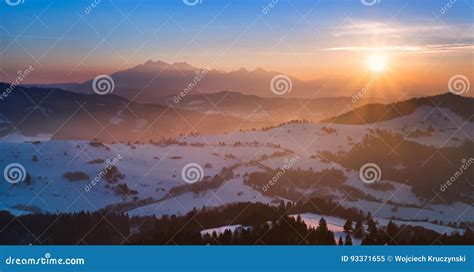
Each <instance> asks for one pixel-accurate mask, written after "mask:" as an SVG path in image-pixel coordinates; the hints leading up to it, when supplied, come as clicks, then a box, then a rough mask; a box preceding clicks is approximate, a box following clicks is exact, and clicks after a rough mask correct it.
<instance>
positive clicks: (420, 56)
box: [0, 0, 474, 83]
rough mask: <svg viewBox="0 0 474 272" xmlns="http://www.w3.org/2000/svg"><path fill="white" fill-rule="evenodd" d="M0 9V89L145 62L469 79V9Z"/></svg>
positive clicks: (27, 3)
mask: <svg viewBox="0 0 474 272" xmlns="http://www.w3.org/2000/svg"><path fill="white" fill-rule="evenodd" d="M0 1H1V2H0V45H1V46H0V69H1V70H0V79H2V80H12V78H14V77H16V72H17V71H18V70H24V69H25V68H26V67H28V66H29V65H32V66H33V67H35V73H33V74H32V75H31V77H30V78H28V81H30V82H42V83H44V82H79V81H85V80H87V79H89V78H92V77H93V76H94V75H96V74H98V73H111V72H114V71H118V70H123V69H126V68H130V67H133V66H135V65H137V64H140V63H143V62H145V61H147V60H149V59H152V60H163V61H166V62H171V63H173V62H183V61H186V62H188V63H190V64H192V65H194V66H200V67H207V66H210V67H212V68H216V69H223V70H236V69H239V68H240V67H246V68H248V69H255V68H257V67H262V68H265V69H267V70H275V71H281V72H285V73H288V74H292V75H294V76H296V77H299V78H302V79H317V78H321V77H328V76H331V75H333V74H334V73H335V72H338V73H340V74H338V75H341V74H345V75H347V74H350V73H356V72H357V71H359V70H363V69H364V67H363V64H362V63H363V62H364V60H365V59H366V58H367V57H368V56H369V55H370V54H373V53H374V52H385V53H387V54H390V58H391V65H392V66H393V67H394V68H395V67H398V69H399V70H400V71H401V70H403V71H412V70H413V71H419V70H423V71H424V72H425V74H426V71H429V73H430V74H431V73H434V74H437V73H439V74H440V75H441V74H443V73H444V72H446V69H449V70H452V73H465V74H466V73H467V74H469V73H471V74H474V70H473V56H474V55H473V52H474V47H473V45H474V28H473V21H474V1H473V0H457V1H455V3H454V5H453V6H452V7H451V8H447V11H446V12H442V9H443V7H447V5H448V3H449V0H419V1H416V0H380V2H379V3H376V4H375V5H373V6H366V5H363V4H362V3H361V1H360V0H339V1H329V0H321V1H317V0H313V1H309V0H301V1H297V0H293V1H287V0H279V1H276V0H274V1H271V0H258V1H243V0H242V1H238V0H234V1H227V0H202V3H199V4H197V5H195V6H187V5H185V4H184V3H183V1H182V0H166V1H165V0H163V1H158V0H143V1H138V0H137V1H132V0H129V1H126V0H115V1H110V0H101V1H99V0H95V1H94V0H74V1H73V0H24V3H21V4H19V5H17V6H9V5H7V4H6V3H5V1H6V0H0ZM367 1H368V0H367ZM94 2H98V4H97V6H96V7H95V8H92V9H90V12H86V9H87V8H88V7H91V4H92V3H94ZM272 2H273V3H276V4H274V7H273V8H272V7H270V4H271V3H272ZM265 7H267V11H268V12H264V9H265ZM446 76H447V75H446ZM469 76H470V75H469Z"/></svg>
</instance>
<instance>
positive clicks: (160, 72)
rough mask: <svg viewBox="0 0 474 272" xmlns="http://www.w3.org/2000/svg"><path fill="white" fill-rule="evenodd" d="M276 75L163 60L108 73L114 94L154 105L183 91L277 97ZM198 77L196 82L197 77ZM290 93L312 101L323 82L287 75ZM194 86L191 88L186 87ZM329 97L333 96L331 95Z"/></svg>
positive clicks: (83, 87) (77, 87)
mask: <svg viewBox="0 0 474 272" xmlns="http://www.w3.org/2000/svg"><path fill="white" fill-rule="evenodd" d="M278 75H281V73H278V72H271V71H266V70H264V69H261V68H258V69H255V70H253V71H249V70H247V69H245V68H241V69H239V70H237V71H232V72H224V71H221V70H216V69H212V68H209V67H208V68H198V67H194V66H192V65H190V64H188V63H185V62H184V63H174V64H168V63H166V62H163V61H151V60H150V61H148V62H146V63H144V64H141V65H138V66H136V67H133V68H131V69H127V70H124V71H119V72H116V73H113V74H111V75H110V76H111V77H112V78H113V79H114V82H115V90H114V94H117V95H120V96H122V97H125V98H128V99H133V101H136V102H144V103H155V102H156V100H159V99H160V98H161V97H165V96H178V95H179V93H180V92H182V91H184V90H187V91H188V92H189V93H192V94H199V93H214V92H220V91H236V92H240V93H242V94H248V95H257V96H261V97H272V96H277V95H276V94H274V93H273V92H272V91H271V87H270V83H271V81H272V79H273V78H274V77H275V76H278ZM198 77H199V80H197V78H198ZM287 77H288V78H289V79H290V80H291V85H292V86H291V91H289V92H288V93H286V94H285V97H300V98H301V97H305V98H314V97H316V96H317V97H321V96H329V95H327V94H326V95H321V94H319V92H318V89H319V88H320V87H321V86H322V84H323V82H319V81H317V80H315V81H302V80H299V79H296V78H293V77H291V76H287ZM92 83H93V79H91V80H88V81H86V82H84V83H80V84H77V83H64V84H49V85H36V86H41V87H54V88H61V89H65V90H70V91H75V92H81V93H92ZM191 85H194V86H193V87H190V86H191ZM330 96H333V94H331V95H330Z"/></svg>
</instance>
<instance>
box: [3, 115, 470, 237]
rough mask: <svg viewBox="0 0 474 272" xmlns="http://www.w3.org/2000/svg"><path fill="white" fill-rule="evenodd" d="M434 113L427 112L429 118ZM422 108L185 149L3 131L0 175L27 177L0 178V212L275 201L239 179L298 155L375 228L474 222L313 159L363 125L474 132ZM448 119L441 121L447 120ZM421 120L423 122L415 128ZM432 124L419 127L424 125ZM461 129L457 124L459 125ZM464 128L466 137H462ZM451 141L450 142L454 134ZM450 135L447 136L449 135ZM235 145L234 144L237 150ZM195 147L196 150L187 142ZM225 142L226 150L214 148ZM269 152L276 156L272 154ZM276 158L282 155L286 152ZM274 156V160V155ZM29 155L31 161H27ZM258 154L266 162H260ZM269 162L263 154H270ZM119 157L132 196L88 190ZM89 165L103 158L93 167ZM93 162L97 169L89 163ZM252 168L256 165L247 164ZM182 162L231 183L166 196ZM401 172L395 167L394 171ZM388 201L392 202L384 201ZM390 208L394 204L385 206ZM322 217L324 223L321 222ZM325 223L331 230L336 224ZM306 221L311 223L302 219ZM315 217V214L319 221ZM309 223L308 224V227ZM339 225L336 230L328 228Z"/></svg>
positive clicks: (397, 187)
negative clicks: (330, 173)
mask: <svg viewBox="0 0 474 272" xmlns="http://www.w3.org/2000/svg"><path fill="white" fill-rule="evenodd" d="M433 111H434V112H433ZM438 111H441V110H440V109H434V108H431V107H421V108H420V109H418V110H417V111H416V112H414V113H413V114H412V115H409V116H406V117H402V118H397V119H394V120H390V121H385V122H380V123H377V124H370V125H360V126H358V125H336V124H289V125H285V126H281V127H276V128H273V129H270V130H266V131H249V132H236V133H233V134H223V135H206V136H196V137H189V136H188V137H182V138H180V139H178V140H179V141H186V142H187V143H188V145H186V146H184V145H176V144H175V145H168V146H156V145H151V144H136V145H133V144H132V145H127V144H106V145H105V146H92V145H90V143H89V142H85V141H52V140H49V138H48V136H47V135H41V136H40V137H38V138H37V139H26V138H23V137H21V135H20V136H19V135H10V136H7V137H5V138H3V139H1V140H0V154H1V156H0V169H4V168H6V167H7V165H9V164H11V163H20V164H22V165H23V166H24V168H25V170H26V172H27V173H28V174H29V175H30V176H31V184H26V183H24V182H20V183H18V184H15V185H13V184H10V183H8V182H5V181H3V180H2V182H0V209H2V210H8V211H10V212H12V213H13V214H17V215H20V214H24V213H29V212H35V211H41V212H51V213H64V212H76V211H83V210H84V211H94V210H98V209H101V208H104V207H106V206H108V205H111V204H117V203H131V201H132V200H133V199H135V200H145V199H148V200H149V201H150V202H147V203H148V204H144V203H141V204H137V202H135V203H133V204H130V207H128V209H127V212H128V213H129V214H130V215H157V216H161V215H164V214H185V213H186V212H188V211H190V210H192V209H193V208H195V207H196V208H201V207H202V206H220V205H224V204H227V203H233V202H247V201H249V202H263V203H278V202H279V200H280V199H281V197H279V196H275V197H268V196H263V195H262V194H261V193H260V192H258V191H256V190H254V189H253V188H251V187H249V186H247V185H245V184H244V178H243V176H244V175H245V174H246V173H252V172H257V171H262V169H263V168H264V167H270V168H273V169H277V168H281V167H283V165H285V163H287V162H288V160H290V159H291V158H292V157H294V155H295V154H297V155H298V156H299V157H300V159H298V161H297V162H296V163H295V164H294V165H293V166H292V168H300V169H310V168H312V169H313V170H315V171H320V170H323V169H327V168H335V169H339V170H342V171H343V172H344V175H345V176H346V177H347V182H346V185H348V186H351V187H353V188H357V189H359V190H361V191H363V192H365V193H367V194H368V195H370V196H372V197H374V198H375V199H376V201H368V200H363V199H359V200H348V199H346V198H345V196H344V195H343V194H341V193H340V192H338V191H337V190H333V191H332V192H331V195H333V196H336V197H339V198H340V199H334V200H335V201H338V202H339V203H340V204H341V205H343V206H346V207H355V208H358V209H360V210H362V211H364V212H369V211H370V212H371V213H372V214H373V215H374V217H376V218H377V219H378V221H379V222H380V223H381V224H384V223H383V222H385V221H384V219H387V218H392V217H393V218H397V219H399V218H401V219H403V220H406V221H414V222H410V224H412V225H415V224H423V225H426V226H428V225H427V224H428V223H422V222H415V221H422V220H425V219H428V220H430V221H432V220H438V221H440V220H443V221H444V222H449V221H451V222H461V221H465V222H474V209H472V206H471V205H469V204H465V203H455V204H452V205H448V204H431V203H427V201H425V200H423V199H420V198H419V197H417V196H416V195H415V194H414V193H413V192H412V189H411V187H410V186H408V185H405V184H400V183H395V182H392V181H389V180H383V179H382V181H383V182H387V183H391V184H392V185H393V190H388V191H378V190H375V189H372V188H370V187H368V186H367V185H366V184H364V183H362V182H361V181H360V179H359V176H358V172H355V171H353V170H349V169H345V168H343V167H342V166H340V165H338V164H335V163H329V162H323V161H321V160H320V159H319V158H316V157H314V155H316V154H317V153H318V152H321V151H330V152H334V153H335V152H345V151H348V150H349V149H350V148H351V147H352V146H353V145H354V144H355V143H357V142H359V141H361V139H362V138H363V137H364V135H365V134H367V133H370V131H369V129H374V128H385V129H391V130H393V131H396V132H399V133H401V134H402V135H405V134H406V133H408V132H410V131H411V130H420V131H427V130H428V129H429V130H430V133H431V136H430V137H429V136H424V137H417V138H409V140H413V141H419V142H420V143H423V144H432V145H437V146H441V145H443V144H445V145H446V143H448V144H452V145H456V144H457V143H459V142H461V141H463V140H464V139H466V138H467V137H468V136H467V135H473V134H474V125H473V123H465V122H463V121H462V119H461V118H460V117H458V116H457V115H455V114H454V113H452V112H450V111H448V110H444V109H443V110H442V112H441V113H443V114H439V113H440V112H438ZM445 116H448V117H445ZM420 120H422V121H421V122H423V123H420ZM428 123H429V124H430V125H427V124H428ZM461 126H462V131H460V130H457V132H455V131H456V127H461ZM466 131H467V132H470V133H468V134H465V132H466ZM453 133H454V135H455V136H456V137H455V138H456V139H457V140H453V139H454V137H453V136H452V135H453ZM450 137H451V138H450ZM237 142H239V144H236V143H237ZM191 143H199V144H198V145H196V144H194V145H190V144H191ZM222 143H225V146H224V145H222ZM277 152H280V153H279V154H277V155H275V154H276V153H277ZM282 152H288V153H287V154H284V153H282ZM272 155H273V156H272ZM33 156H35V157H36V158H37V160H36V161H33ZM263 156H265V157H263ZM270 156H271V157H270ZM117 157H120V160H119V161H118V162H117V168H118V170H119V172H120V173H122V174H124V175H125V177H124V178H123V179H122V180H119V181H118V183H124V184H126V185H127V186H128V188H129V189H131V190H135V191H136V192H137V193H136V194H134V195H120V194H117V192H116V191H115V190H114V189H113V188H112V186H111V185H109V184H108V183H107V182H106V181H105V180H104V179H99V182H98V183H97V184H96V185H95V186H92V189H91V190H86V189H85V186H86V185H87V184H88V183H90V181H91V180H93V179H94V178H96V177H97V176H98V175H99V173H100V172H101V170H102V169H104V167H105V162H103V161H107V160H113V159H114V158H117ZM97 160H102V161H100V162H98V163H97ZM93 161H96V163H92V162H93ZM251 162H258V163H259V164H255V163H251ZM190 163H197V164H199V165H200V166H201V167H202V169H203V176H204V177H208V178H211V177H214V176H215V175H217V174H218V173H220V171H221V170H222V169H223V168H224V167H227V168H229V167H234V170H233V172H234V177H233V178H231V179H229V180H227V181H225V182H224V183H222V184H221V185H220V186H218V187H217V188H213V189H209V190H207V191H203V192H200V193H193V192H189V191H188V192H183V193H179V194H176V195H172V196H170V195H169V192H170V190H171V189H172V188H174V187H176V186H181V185H185V184H186V182H185V181H184V180H183V178H182V176H181V171H182V169H183V168H184V167H185V166H186V165H187V164H190ZM394 167H402V168H403V166H394ZM77 171H80V172H83V173H85V174H87V176H89V178H88V179H87V180H82V181H68V180H67V179H66V178H64V176H63V174H64V173H66V172H77ZM327 190H332V189H331V188H328V187H325V188H321V187H315V188H313V189H312V190H311V191H310V192H311V193H317V192H323V193H326V192H327ZM388 200H390V203H391V204H389V203H387V201H388ZM394 203H397V204H400V205H397V207H395V206H394V205H393V204H394ZM325 218H327V219H329V218H328V217H326V216H325ZM333 219H334V220H332V219H331V221H330V222H331V225H332V226H333V227H334V230H335V231H336V233H338V232H339V231H340V230H339V229H338V227H340V226H341V225H340V224H339V223H340V222H339V221H337V220H336V219H335V218H333ZM307 220H310V218H308V219H307ZM317 220H319V218H318V219H317ZM308 222H310V221H308ZM336 223H338V224H336ZM428 227H429V228H431V229H436V230H437V231H438V230H439V231H446V232H448V231H449V230H444V228H446V227H444V226H438V225H436V226H431V225H430V226H428Z"/></svg>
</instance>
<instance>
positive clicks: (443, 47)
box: [323, 44, 474, 53]
mask: <svg viewBox="0 0 474 272" xmlns="http://www.w3.org/2000/svg"><path fill="white" fill-rule="evenodd" d="M323 50H324V51H372V52H373V51H381V52H423V53H436V52H441V51H473V50H474V44H437V45H424V46H379V47H377V46H343V47H331V48H325V49H323Z"/></svg>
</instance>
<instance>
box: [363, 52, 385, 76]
mask: <svg viewBox="0 0 474 272" xmlns="http://www.w3.org/2000/svg"><path fill="white" fill-rule="evenodd" d="M367 67H368V69H369V70H370V71H372V72H374V73H383V72H384V71H385V70H387V67H388V59H387V56H385V55H381V54H374V55H371V56H369V58H368V59H367Z"/></svg>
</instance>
